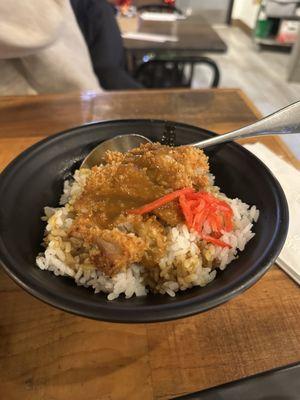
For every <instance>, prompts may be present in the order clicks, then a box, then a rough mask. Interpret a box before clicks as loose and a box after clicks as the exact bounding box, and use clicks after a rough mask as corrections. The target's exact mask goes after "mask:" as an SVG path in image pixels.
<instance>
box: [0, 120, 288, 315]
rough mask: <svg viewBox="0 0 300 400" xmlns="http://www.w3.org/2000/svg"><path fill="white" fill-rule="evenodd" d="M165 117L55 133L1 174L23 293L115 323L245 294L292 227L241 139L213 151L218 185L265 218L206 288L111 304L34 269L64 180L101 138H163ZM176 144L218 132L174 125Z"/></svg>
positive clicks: (7, 231) (4, 235)
mask: <svg viewBox="0 0 300 400" xmlns="http://www.w3.org/2000/svg"><path fill="white" fill-rule="evenodd" d="M165 123H166V121H158V120H122V121H107V122H100V123H93V124H89V125H85V126H81V127H78V128H75V129H71V130H69V131H66V132H63V133H60V134H58V135H55V136H51V137H49V138H48V139H45V140H42V141H41V142H39V143H37V144H35V145H34V146H32V147H30V148H29V149H28V150H26V151H24V152H23V153H22V154H21V155H19V156H18V157H17V158H16V159H15V160H14V161H13V162H12V163H11V164H10V165H9V166H8V167H7V168H6V169H5V171H4V172H3V173H2V175H1V178H0V199H1V209H0V255H1V257H0V259H1V261H2V264H3V266H4V269H5V270H6V272H7V273H8V274H9V275H10V276H11V277H12V278H13V279H14V280H15V281H16V282H17V283H18V284H19V285H20V286H21V287H23V288H24V289H25V290H27V291H28V292H29V293H31V294H32V295H34V296H36V297H37V298H39V299H41V300H43V301H45V302H46V303H49V304H51V305H53V306H55V307H58V308H60V309H63V310H66V311H69V312H72V313H75V314H79V315H82V316H85V317H89V318H94V319H99V320H105V321H114V322H154V321H164V320H170V319H175V318H180V317H184V316H188V315H192V314H196V313H199V312H202V311H206V310H208V309H210V308H212V307H215V306H217V305H219V304H221V303H224V302H225V301H227V300H229V299H231V298H232V297H234V296H236V295H237V294H238V293H241V292H243V291H244V290H246V289H247V288H249V287H250V286H251V285H253V284H254V283H255V282H256V281H257V280H258V279H259V278H260V277H261V276H262V275H263V274H264V273H265V272H266V271H267V269H268V268H269V267H270V266H271V264H272V263H273V262H274V260H275V259H276V257H277V255H278V254H279V252H280V250H281V248H282V246H283V244H284V241H285V238H286V235H287V228H288V208H287V203H286V199H285V196H284V193H283V191H282V189H281V187H280V185H279V183H278V181H277V180H276V179H275V178H274V176H273V175H272V174H271V173H270V171H269V170H268V169H267V168H266V166H265V165H264V164H263V163H262V162H261V161H260V160H258V159H257V158H256V157H255V156H254V155H252V154H251V153H250V152H248V151H247V150H245V149H244V148H243V147H241V146H240V145H238V144H236V143H227V144H224V145H219V146H217V147H215V148H211V149H208V151H207V154H208V155H209V156H210V164H211V170H212V172H213V174H215V176H216V184H217V185H219V186H220V187H221V188H222V190H223V191H224V192H225V193H226V194H227V195H228V196H229V197H239V198H240V199H242V200H243V201H245V202H246V203H248V204H251V205H252V204H255V205H256V206H257V207H258V208H259V210H260V218H259V220H258V223H257V224H256V225H255V232H256V235H255V237H254V238H253V239H252V240H251V241H250V242H249V243H248V245H247V247H246V249H245V251H244V252H243V253H241V254H240V256H239V258H238V259H237V260H235V261H233V262H232V263H231V265H230V266H228V268H227V269H226V270H225V271H223V272H218V274H217V277H216V279H215V280H214V281H213V282H212V283H210V284H209V285H207V286H206V287H204V288H193V289H190V290H186V291H184V292H180V293H178V294H177V295H176V297H175V298H171V297H169V296H167V295H153V294H149V295H148V296H146V297H139V298H137V297H133V298H131V299H128V300H126V299H125V298H124V297H122V296H120V298H118V299H116V300H113V301H108V300H107V299H106V295H105V294H94V293H93V291H92V290H90V289H85V288H83V287H78V286H76V284H75V283H74V281H73V280H71V279H69V278H65V277H56V276H54V275H53V274H52V273H50V272H48V271H41V270H40V269H39V268H37V267H36V266H35V257H36V255H37V254H38V252H39V251H41V245H40V243H41V241H42V237H43V231H44V228H45V224H44V223H42V222H41V216H42V215H43V207H44V206H46V205H50V206H56V205H57V204H58V199H59V197H60V194H61V192H62V188H63V181H64V180H65V179H66V178H68V177H69V176H71V174H72V173H73V171H74V170H75V169H76V168H78V166H79V165H80V162H81V160H82V159H83V158H84V157H85V156H86V155H87V153H89V152H90V151H91V150H92V149H93V148H94V147H95V146H96V145H97V144H98V143H100V142H101V141H103V140H106V139H109V138H111V137H113V136H115V135H119V134H128V133H140V134H142V135H145V136H148V137H149V138H150V139H152V140H154V141H159V140H161V138H162V133H163V129H164V126H165ZM172 124H173V125H174V127H175V128H176V129H175V132H176V144H179V145H181V144H187V143H190V142H194V141H197V140H199V139H205V138H208V137H211V136H213V135H214V134H213V133H211V132H208V131H206V130H203V129H199V128H196V127H193V126H190V125H185V124H181V123H175V122H174V123H172Z"/></svg>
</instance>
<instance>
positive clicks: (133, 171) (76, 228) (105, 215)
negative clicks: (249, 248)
mask: <svg viewBox="0 0 300 400" xmlns="http://www.w3.org/2000/svg"><path fill="white" fill-rule="evenodd" d="M79 173H85V175H86V179H85V184H84V185H82V188H81V190H80V192H79V193H78V194H77V195H73V196H71V198H70V199H69V201H68V202H67V204H66V206H65V207H64V212H65V213H66V214H67V216H68V218H67V219H68V224H64V228H63V229H60V228H58V227H57V225H63V223H61V222H60V223H59V224H58V221H59V218H60V217H57V215H58V214H57V215H56V214H54V215H53V217H50V218H49V219H48V227H47V229H48V231H46V236H45V239H44V240H45V246H46V248H49V247H51V248H52V249H55V248H56V249H58V250H57V254H58V255H57V254H55V257H58V258H59V259H60V262H61V263H64V264H65V265H66V266H67V267H68V268H70V269H71V270H73V271H74V273H76V274H78V271H79V270H82V271H88V270H95V271H99V273H101V274H103V275H104V276H106V277H107V279H111V280H113V279H114V277H117V276H118V274H120V273H121V272H124V271H125V272H126V271H127V270H129V269H130V268H132V265H140V266H142V269H143V282H144V284H145V285H147V286H148V287H150V288H151V290H153V291H160V292H161V293H164V292H165V291H167V292H168V288H167V289H166V290H165V289H161V288H162V287H164V286H163V285H164V284H165V283H166V282H171V283H173V284H172V285H171V284H170V288H171V289H170V290H171V292H172V291H173V289H174V291H177V290H178V289H179V288H180V289H182V290H184V289H186V288H188V287H191V286H193V285H195V282H197V285H200V286H202V284H201V279H200V278H199V276H200V275H199V268H200V269H201V268H202V269H203V271H204V270H205V269H207V271H208V272H207V273H209V271H212V270H213V269H214V268H215V267H217V266H218V264H220V263H219V261H218V260H220V259H221V255H222V248H219V249H217V251H216V248H217V247H218V246H214V245H213V244H212V243H209V240H208V239H207V238H209V237H210V236H207V235H206V236H202V237H201V236H197V235H194V233H189V232H188V229H187V227H186V226H188V227H189V230H190V232H192V230H191V229H190V228H191V227H192V226H193V227H194V224H192V222H191V221H190V223H189V215H188V211H187V209H186V206H185V203H184V201H185V200H186V199H188V201H187V203H189V204H190V205H192V207H194V209H199V207H200V205H201V208H200V209H199V210H200V211H199V210H198V211H197V214H196V217H195V215H194V222H193V223H195V221H196V219H197V218H198V217H199V218H198V228H199V224H200V227H201V230H202V229H203V230H205V229H206V230H207V229H208V230H213V228H214V226H217V225H218V224H219V226H222V227H223V226H224V227H225V228H226V226H227V227H229V228H228V229H227V231H228V232H229V233H228V234H230V231H232V229H233V225H232V222H231V221H229V222H228V218H229V217H228V215H230V218H233V217H232V216H233V213H232V211H231V208H230V205H229V202H228V200H230V199H227V198H226V197H225V196H224V195H222V194H220V193H219V192H218V188H217V187H215V186H214V185H213V181H212V178H211V175H210V173H209V164H208V158H207V156H206V155H205V154H204V153H203V151H202V150H200V149H196V148H194V147H190V146H180V147H175V148H171V147H168V146H164V145H161V144H158V143H154V144H152V143H147V144H145V145H141V146H140V147H139V148H136V149H133V150H131V151H130V152H128V153H125V154H123V153H119V152H112V151H108V152H107V153H106V157H105V163H103V165H99V166H95V167H93V168H92V169H91V170H79ZM183 188H186V189H183ZM184 190H186V191H190V192H193V193H188V194H187V195H186V196H187V198H185V197H184V196H179V195H178V196H177V197H176V198H174V200H172V201H167V202H165V204H163V205H162V206H159V207H155V208H153V207H152V209H151V211H150V212H139V211H140V210H142V209H143V207H145V205H147V204H149V203H150V204H151V203H152V202H156V201H157V199H160V198H162V199H163V198H167V197H168V196H169V195H171V196H172V193H175V194H176V193H177V192H179V193H181V191H184ZM201 193H202V195H201ZM188 196H189V198H188ZM197 196H198V197H199V196H200V197H201V196H202V197H201V198H198V197H197ZM218 198H221V199H218ZM194 203H195V204H194ZM193 204H194V206H193ZM204 204H205V206H204ZM216 204H217V206H216ZM241 204H244V203H242V202H241ZM196 206H197V207H198V208H197V207H196ZM244 206H246V209H245V210H247V207H248V206H247V205H245V204H244ZM195 207H196V208H195ZM209 207H210V209H211V210H215V213H214V214H212V215H211V219H210V225H211V226H208V228H207V222H205V221H206V220H205V216H206V217H207V215H208V211H207V209H208V208H209ZM66 210H67V211H66ZM218 210H219V211H218ZM226 210H227V211H226ZM228 210H230V212H231V213H230V214H228ZM200 215H201V216H202V220H201V218H200ZM253 215H254V214H253ZM226 218H227V219H226ZM249 218H250V217H249ZM253 219H255V218H252V220H253ZM207 220H208V219H207ZM249 221H250V219H249ZM246 222H247V221H246ZM246 222H245V224H246ZM205 224H206V225H205ZM220 224H221V225H220ZM245 224H244V225H245ZM195 226H196V225H195ZM251 226H252V225H251ZM225 228H224V229H225ZM199 229H200V228H199ZM225 230H226V229H225ZM215 231H216V229H215ZM178 232H180V235H181V236H180V235H179V236H180V237H181V240H182V241H184V240H185V239H184V236H185V237H186V240H188V242H187V245H186V246H191V250H189V247H187V250H186V251H185V253H184V254H182V255H181V254H180V251H181V253H182V250H179V253H178V252H177V253H176V237H177V236H178ZM199 232H200V231H199ZM249 232H251V227H250V230H249ZM208 233H209V231H208ZM223 233H224V232H223V231H222V234H223ZM189 235H190V236H189ZM251 235H252V236H253V235H254V234H252V233H251ZM179 236H178V237H179ZM225 236H226V232H225ZM227 236H228V235H227ZM252 236H249V238H251V237H252ZM220 237H221V233H219V234H218V235H216V234H215V236H214V238H213V237H210V238H211V240H212V241H213V243H215V244H222V243H223V244H224V242H222V241H221V240H219V238H220ZM228 237H229V238H230V236H228ZM249 238H248V239H247V240H249ZM172 240H173V242H172ZM171 242H172V243H171ZM174 243H175V244H174ZM172 246H173V247H172ZM237 246H238V245H237ZM229 247H230V246H229ZM235 247H236V246H235ZM237 248H238V247H237ZM170 249H171V250H170ZM172 249H175V250H174V251H175V253H174V251H173V250H172ZM234 251H235V252H232V255H231V259H233V258H235V253H236V250H235V249H234ZM46 252H47V250H46V251H45V254H46ZM172 252H173V253H174V254H176V255H175V256H174V257H173V255H172V257H171V258H172V260H171V261H170V259H168V257H166V254H169V255H170V254H173V253H172ZM224 252H225V250H224V251H223V253H224ZM51 254H52V253H51ZM218 254H219V256H217V255H218ZM224 254H225V253H224ZM39 257H41V256H39ZM39 257H38V259H39ZM218 257H219V259H218ZM38 259H37V263H38V265H39V266H40V267H41V268H42V269H47V265H48V264H49V262H48V261H45V259H41V258H40V261H39V262H38ZM41 260H42V261H41ZM228 260H229V258H228ZM229 261H230V260H229ZM47 262H48V264H47ZM50 264H51V262H50ZM61 265H62V264H61ZM197 271H198V272H197ZM197 274H198V275H197ZM78 276H79V275H78ZM207 276H208V275H207ZM214 276H215V275H214ZM212 279H213V278H212V277H211V278H206V280H204V281H203V285H204V284H206V283H208V281H209V280H212ZM193 282H194V283H193ZM199 282H200V283H199ZM176 285H177V286H176ZM172 288H173V289H172ZM101 290H102V289H101ZM105 290H106V289H105ZM106 291H109V290H106ZM124 292H125V291H124ZM169 294H170V293H169ZM115 297H117V296H115Z"/></svg>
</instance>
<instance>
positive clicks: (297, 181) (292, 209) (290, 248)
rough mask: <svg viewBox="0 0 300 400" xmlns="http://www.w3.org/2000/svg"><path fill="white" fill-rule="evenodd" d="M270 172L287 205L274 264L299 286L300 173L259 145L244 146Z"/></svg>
mask: <svg viewBox="0 0 300 400" xmlns="http://www.w3.org/2000/svg"><path fill="white" fill-rule="evenodd" d="M244 147H245V148H246V149H247V150H249V151H251V152H252V153H254V154H255V155H256V156H257V157H258V158H259V159H260V160H261V161H262V162H263V163H264V164H266V166H267V167H268V168H269V169H270V170H271V171H272V173H273V174H274V175H275V177H276V178H277V179H278V181H279V183H280V184H281V186H282V188H283V190H284V193H285V195H286V198H287V201H288V205H289V216H290V221H289V230H288V236H287V239H286V242H285V244H284V247H283V249H282V251H281V253H280V255H279V256H278V258H277V260H276V264H277V265H278V266H279V267H280V268H282V269H283V270H284V271H285V272H286V273H287V274H289V275H290V276H291V277H292V278H293V279H294V280H295V281H296V282H297V283H298V284H300V172H299V171H298V170H297V169H296V168H295V167H293V166H292V165H291V164H289V163H287V162H286V161H284V160H283V159H282V158H280V157H279V156H277V155H276V154H274V153H273V152H272V151H271V150H269V149H268V148H267V147H266V146H264V145H263V144H261V143H255V144H246V145H244Z"/></svg>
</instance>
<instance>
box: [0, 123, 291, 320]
mask: <svg viewBox="0 0 300 400" xmlns="http://www.w3.org/2000/svg"><path fill="white" fill-rule="evenodd" d="M120 123H121V124H123V123H124V124H128V123H132V124H135V123H136V124H140V123H153V124H166V123H171V124H175V125H176V126H178V127H181V128H190V129H192V130H194V131H195V130H199V131H201V133H205V134H207V135H208V136H216V134H215V133H214V132H212V131H209V130H207V129H203V128H201V127H198V126H194V125H191V124H186V123H181V122H176V121H170V120H161V119H152V118H150V119H149V118H139V119H116V120H103V121H92V122H89V123H86V124H83V125H79V126H75V127H72V128H68V129H66V130H64V131H61V132H58V133H56V134H53V135H50V136H47V137H46V138H44V139H42V140H40V141H38V142H37V143H35V144H33V145H31V146H30V147H28V148H27V149H25V150H24V151H23V152H21V153H20V154H19V155H18V156H17V157H15V158H14V159H13V160H12V161H11V162H10V163H9V164H8V165H7V166H6V167H5V169H4V170H3V171H2V172H1V173H0V193H1V188H2V186H3V185H4V183H5V180H6V179H9V174H10V173H11V172H13V171H14V168H15V166H18V164H19V163H20V162H22V161H23V160H24V159H26V158H27V157H28V156H29V157H32V156H34V154H31V153H32V152H34V151H35V150H39V151H41V150H42V149H43V147H45V146H47V145H49V144H52V142H55V141H56V140H59V139H60V138H62V137H66V135H71V136H73V135H75V134H76V133H77V132H78V131H79V132H80V131H82V130H84V129H85V128H88V127H90V126H92V127H93V126H98V125H101V126H105V124H109V125H111V124H116V125H117V124H120ZM227 145H228V144H227ZM229 145H230V146H234V147H235V148H236V149H239V150H240V151H241V150H242V151H245V152H247V153H248V156H251V157H253V158H254V159H255V160H256V162H257V163H258V164H260V165H261V166H262V167H263V168H264V169H265V170H266V172H267V173H268V174H269V176H270V177H271V178H272V179H273V181H274V183H275V186H276V191H277V194H278V197H279V199H280V202H279V205H280V207H281V213H282V216H283V220H284V221H285V223H282V224H280V227H279V232H278V234H277V237H276V239H274V244H273V246H272V248H271V249H270V250H269V253H268V257H267V259H266V261H265V263H264V265H263V266H262V267H260V268H259V269H258V270H255V271H252V274H251V276H248V277H246V278H244V279H243V280H242V281H238V282H235V283H234V284H229V285H228V286H227V290H226V292H225V293H223V290H221V289H220V290H219V291H220V292H221V295H219V296H217V298H215V296H213V297H212V298H211V297H210V296H208V299H207V300H205V301H202V302H201V304H200V305H199V304H198V303H197V297H198V296H195V297H194V298H192V299H185V300H183V301H181V302H179V303H174V304H173V305H172V304H171V303H168V304H166V305H149V306H143V310H144V311H145V313H144V314H141V313H140V314H139V315H136V313H137V312H138V311H139V306H138V305H137V306H134V307H132V308H131V309H130V310H128V309H122V310H120V308H118V307H115V308H112V307H111V308H109V311H108V312H107V308H106V307H105V304H102V305H101V303H99V307H98V308H97V309H96V308H94V307H93V308H92V307H90V305H85V307H80V308H78V306H79V303H75V302H73V301H72V300H69V299H68V298H67V297H55V294H53V293H52V292H49V291H48V290H46V289H45V288H44V289H45V290H44V291H43V290H40V288H41V287H34V285H30V280H28V281H25V280H24V279H22V277H20V274H18V270H17V269H15V268H14V266H13V265H12V260H10V258H11V256H10V254H9V253H8V251H5V250H6V249H5V246H4V244H3V240H2V234H1V220H0V265H2V266H3V269H4V271H5V272H6V273H7V274H8V276H10V277H11V278H12V279H13V280H14V281H15V282H16V283H17V284H18V285H19V286H20V287H21V288H22V289H24V290H25V291H27V292H28V293H30V294H31V295H33V296H34V297H35V298H37V299H39V300H41V301H43V302H44V303H46V304H48V305H52V306H54V307H56V308H58V309H60V310H63V311H67V312H69V313H71V314H74V315H78V316H81V317H86V318H90V319H94V320H100V321H107V322H116V323H148V322H162V321H169V320H176V319H179V318H183V317H187V316H192V315H195V314H198V313H201V312H204V311H208V310H210V309H212V308H215V307H217V306H219V305H221V304H223V303H225V302H227V301H229V300H230V299H232V298H233V297H235V296H236V295H238V294H240V293H243V292H244V291H245V290H247V289H248V288H249V287H251V286H252V285H254V283H256V282H257V281H258V280H259V279H260V278H261V277H262V276H263V275H264V274H265V273H266V272H267V270H268V269H269V268H270V266H271V265H272V264H273V263H274V261H275V260H276V258H277V256H278V254H279V252H280V250H281V249H282V247H283V245H284V242H285V239H286V236H287V232H288V222H289V213H288V204H287V200H286V197H285V194H284V191H283V189H282V187H281V185H280V184H279V182H278V180H277V179H276V177H275V176H274V175H273V173H272V172H271V171H270V170H269V168H268V167H267V166H266V165H265V164H264V163H263V162H262V161H261V160H260V159H259V158H258V157H256V156H255V155H254V154H253V153H251V152H249V151H248V150H247V149H245V148H244V147H243V146H241V145H240V144H238V143H236V142H231V143H230V144H229ZM61 300H62V301H61ZM110 303H111V302H110ZM76 304H77V307H76ZM80 305H81V306H82V303H81V304H80ZM174 310H175V311H174Z"/></svg>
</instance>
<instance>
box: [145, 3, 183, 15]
mask: <svg viewBox="0 0 300 400" xmlns="http://www.w3.org/2000/svg"><path fill="white" fill-rule="evenodd" d="M137 12H138V13H142V12H161V13H172V14H179V15H183V12H182V11H181V10H180V9H179V8H177V7H175V6H172V5H171V4H145V5H143V6H139V7H137Z"/></svg>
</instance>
